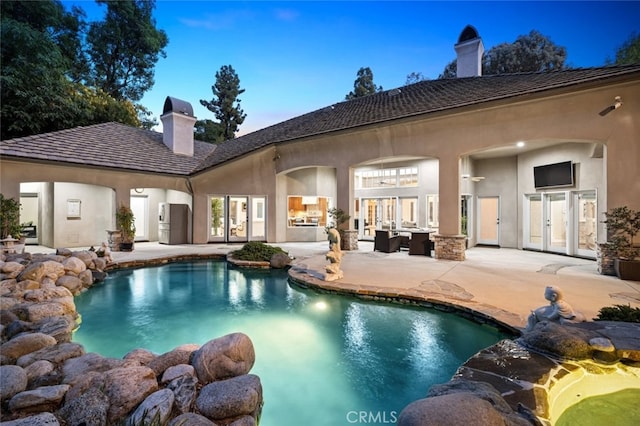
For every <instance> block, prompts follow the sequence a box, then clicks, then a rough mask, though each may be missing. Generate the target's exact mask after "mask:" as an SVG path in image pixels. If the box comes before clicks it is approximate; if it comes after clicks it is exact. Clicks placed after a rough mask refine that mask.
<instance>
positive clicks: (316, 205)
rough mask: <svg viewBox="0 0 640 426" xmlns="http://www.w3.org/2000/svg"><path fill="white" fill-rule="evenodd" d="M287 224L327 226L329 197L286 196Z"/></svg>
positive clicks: (294, 225)
mask: <svg viewBox="0 0 640 426" xmlns="http://www.w3.org/2000/svg"><path fill="white" fill-rule="evenodd" d="M287 204H288V207H287V208H288V210H289V212H288V216H287V224H288V226H291V227H297V226H312V227H314V226H321V227H325V226H327V215H328V210H329V208H330V198H328V197H314V196H290V197H289V198H288V203H287Z"/></svg>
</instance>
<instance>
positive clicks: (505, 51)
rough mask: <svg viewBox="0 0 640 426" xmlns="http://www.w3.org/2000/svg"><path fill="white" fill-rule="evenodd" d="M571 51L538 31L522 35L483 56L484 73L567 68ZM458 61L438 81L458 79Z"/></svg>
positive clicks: (451, 63)
mask: <svg viewBox="0 0 640 426" xmlns="http://www.w3.org/2000/svg"><path fill="white" fill-rule="evenodd" d="M566 59H567V49H565V48H564V47H562V46H557V45H556V44H554V43H553V42H552V41H551V40H550V39H549V38H548V37H546V36H544V35H542V34H541V33H540V32H538V31H536V30H532V31H531V32H529V34H527V35H521V36H518V38H517V39H516V41H515V42H513V43H501V44H499V45H497V46H494V47H492V48H491V49H489V50H488V51H487V52H485V54H484V55H483V57H482V74H483V75H495V74H512V73H519V72H541V71H554V70H561V69H565V68H566V67H567V66H566V64H565V61H566ZM456 69H457V61H456V60H455V59H454V60H453V61H451V62H449V63H448V64H447V66H446V67H445V69H444V70H443V72H442V74H440V76H438V78H455V77H456Z"/></svg>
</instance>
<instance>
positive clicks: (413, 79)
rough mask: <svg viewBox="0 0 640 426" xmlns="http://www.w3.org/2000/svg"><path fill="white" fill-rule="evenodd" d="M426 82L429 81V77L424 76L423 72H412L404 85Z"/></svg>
mask: <svg viewBox="0 0 640 426" xmlns="http://www.w3.org/2000/svg"><path fill="white" fill-rule="evenodd" d="M425 80H428V79H427V77H425V76H424V75H422V73H421V72H412V73H410V74H407V79H406V80H405V82H404V85H405V86H408V85H409V84H413V83H419V82H421V81H425Z"/></svg>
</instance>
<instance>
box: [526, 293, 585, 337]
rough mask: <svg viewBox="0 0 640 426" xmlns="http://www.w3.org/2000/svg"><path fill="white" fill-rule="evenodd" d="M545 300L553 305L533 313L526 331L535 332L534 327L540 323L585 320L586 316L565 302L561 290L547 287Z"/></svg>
mask: <svg viewBox="0 0 640 426" xmlns="http://www.w3.org/2000/svg"><path fill="white" fill-rule="evenodd" d="M544 298H545V299H547V300H548V301H549V302H551V303H550V304H549V305H547V306H541V307H539V308H538V309H536V310H535V311H531V315H529V319H528V322H527V328H526V331H531V330H533V327H534V326H535V325H536V324H537V323H538V322H540V321H553V322H557V323H560V324H564V323H568V322H582V321H584V320H585V318H584V315H582V314H581V313H580V312H576V311H574V310H573V308H572V307H571V305H570V304H568V303H567V302H565V301H564V300H563V295H562V290H560V288H558V287H556V286H547V287H546V288H545V290H544Z"/></svg>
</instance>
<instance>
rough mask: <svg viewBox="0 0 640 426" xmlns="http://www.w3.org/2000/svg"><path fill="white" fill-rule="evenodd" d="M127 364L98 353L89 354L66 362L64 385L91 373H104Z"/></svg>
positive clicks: (63, 371)
mask: <svg viewBox="0 0 640 426" xmlns="http://www.w3.org/2000/svg"><path fill="white" fill-rule="evenodd" d="M124 363H125V362H124V361H122V360H119V359H115V358H106V357H103V356H102V355H99V354H96V353H88V354H84V355H81V356H79V357H76V358H71V359H68V360H66V361H65V363H64V366H63V368H62V374H63V376H64V383H73V382H74V381H75V380H76V378H77V377H79V376H82V375H85V374H87V373H88V372H90V371H95V372H98V373H102V372H105V371H109V370H112V369H114V368H117V367H122V366H123V364H124Z"/></svg>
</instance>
